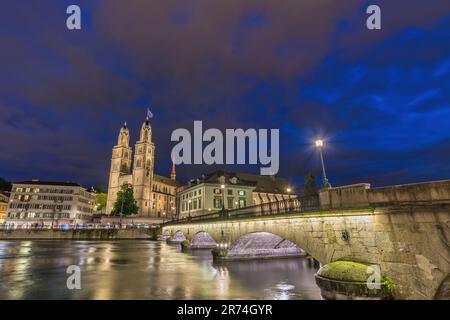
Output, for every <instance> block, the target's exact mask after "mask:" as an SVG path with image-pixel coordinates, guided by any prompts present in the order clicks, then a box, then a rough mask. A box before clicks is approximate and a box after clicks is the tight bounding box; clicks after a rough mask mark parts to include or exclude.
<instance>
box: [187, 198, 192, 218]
mask: <svg viewBox="0 0 450 320" xmlns="http://www.w3.org/2000/svg"><path fill="white" fill-rule="evenodd" d="M191 202H192V200H191V199H189V200H188V209H189V215H188V218H189V220H191Z"/></svg>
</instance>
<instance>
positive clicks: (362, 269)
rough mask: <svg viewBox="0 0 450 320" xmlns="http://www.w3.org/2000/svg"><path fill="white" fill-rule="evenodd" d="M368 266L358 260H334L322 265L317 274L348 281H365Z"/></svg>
mask: <svg viewBox="0 0 450 320" xmlns="http://www.w3.org/2000/svg"><path fill="white" fill-rule="evenodd" d="M368 267H369V266H368V265H366V264H363V263H360V262H353V261H335V262H330V263H328V264H326V265H324V266H323V267H322V268H321V269H320V270H319V272H318V273H317V274H318V275H319V276H321V277H324V278H327V279H333V280H339V281H348V282H366V281H367V278H368V277H369V274H368V273H367V268H368Z"/></svg>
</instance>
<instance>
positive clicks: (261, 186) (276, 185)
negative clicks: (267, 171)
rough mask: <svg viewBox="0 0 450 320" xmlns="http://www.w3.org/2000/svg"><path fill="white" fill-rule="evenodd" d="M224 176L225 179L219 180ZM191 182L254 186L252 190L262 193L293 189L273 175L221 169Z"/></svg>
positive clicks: (283, 180) (285, 181)
mask: <svg viewBox="0 0 450 320" xmlns="http://www.w3.org/2000/svg"><path fill="white" fill-rule="evenodd" d="M221 177H225V181H224V182H223V181H222V180H221ZM191 183H216V184H218V183H225V184H231V185H245V186H254V187H255V189H254V192H264V193H278V194H280V193H288V192H287V189H288V188H290V189H293V188H292V186H291V185H290V183H289V182H288V181H287V180H286V179H282V178H277V177H274V176H260V175H256V174H250V173H239V172H237V173H235V172H226V171H222V170H218V171H214V172H212V173H210V174H207V175H203V176H202V177H201V178H199V179H196V180H192V181H191Z"/></svg>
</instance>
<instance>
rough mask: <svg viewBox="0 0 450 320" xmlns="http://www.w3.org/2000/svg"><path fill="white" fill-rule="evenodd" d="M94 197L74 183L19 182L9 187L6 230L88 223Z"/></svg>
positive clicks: (93, 205) (92, 209)
mask: <svg viewBox="0 0 450 320" xmlns="http://www.w3.org/2000/svg"><path fill="white" fill-rule="evenodd" d="M94 207H95V194H94V193H92V192H89V191H87V190H86V189H85V188H83V187H82V186H80V185H79V184H77V183H72V182H50V181H40V180H31V181H22V182H16V183H13V187H12V191H11V196H10V200H9V203H8V208H7V216H6V222H5V223H6V225H7V226H9V227H14V228H15V227H19V228H21V227H38V226H42V227H50V226H52V225H53V226H59V225H77V224H84V223H86V222H89V221H90V220H91V217H92V214H93V212H94Z"/></svg>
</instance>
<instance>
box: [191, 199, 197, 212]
mask: <svg viewBox="0 0 450 320" xmlns="http://www.w3.org/2000/svg"><path fill="white" fill-rule="evenodd" d="M192 203H193V205H194V210H197V200H194V201H193V202H192Z"/></svg>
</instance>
